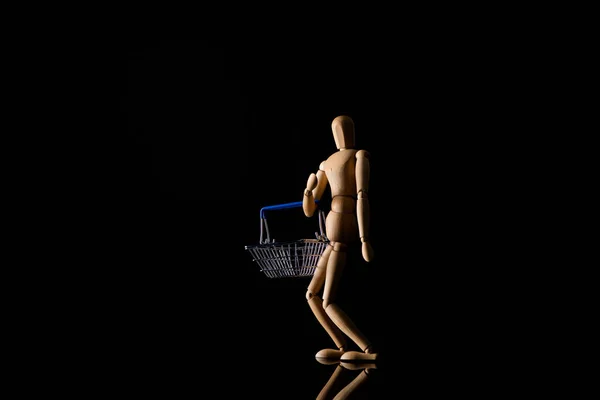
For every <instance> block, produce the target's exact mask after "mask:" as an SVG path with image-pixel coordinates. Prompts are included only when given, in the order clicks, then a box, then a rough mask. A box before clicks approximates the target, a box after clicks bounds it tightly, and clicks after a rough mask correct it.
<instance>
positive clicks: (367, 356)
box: [340, 351, 377, 362]
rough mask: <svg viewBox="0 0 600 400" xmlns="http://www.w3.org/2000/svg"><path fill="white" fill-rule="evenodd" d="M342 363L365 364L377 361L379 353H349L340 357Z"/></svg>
mask: <svg viewBox="0 0 600 400" xmlns="http://www.w3.org/2000/svg"><path fill="white" fill-rule="evenodd" d="M340 360H341V361H351V362H364V361H371V362H373V361H376V360H377V353H363V352H362V351H347V352H345V353H344V354H342V356H341V357H340Z"/></svg>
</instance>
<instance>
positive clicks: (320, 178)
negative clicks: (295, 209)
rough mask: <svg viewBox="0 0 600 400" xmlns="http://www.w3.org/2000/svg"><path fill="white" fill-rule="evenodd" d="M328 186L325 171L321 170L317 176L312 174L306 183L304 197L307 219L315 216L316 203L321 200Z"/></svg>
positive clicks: (303, 206) (303, 207) (303, 202)
mask: <svg viewBox="0 0 600 400" xmlns="http://www.w3.org/2000/svg"><path fill="white" fill-rule="evenodd" d="M326 186H327V176H326V175H325V171H323V170H321V169H319V170H318V171H317V173H316V174H310V176H309V177H308V181H307V182H306V189H304V196H303V197H302V209H303V210H304V215H306V216H307V217H312V216H313V214H314V213H315V210H316V209H317V203H316V201H317V200H319V199H320V198H321V196H322V195H323V192H324V191H325V187H326Z"/></svg>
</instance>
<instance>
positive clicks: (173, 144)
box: [106, 37, 515, 399]
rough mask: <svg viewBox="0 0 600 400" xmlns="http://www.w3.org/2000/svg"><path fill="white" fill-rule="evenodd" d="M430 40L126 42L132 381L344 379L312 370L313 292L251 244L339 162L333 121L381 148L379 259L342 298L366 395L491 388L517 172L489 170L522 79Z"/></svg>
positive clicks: (315, 384)
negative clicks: (366, 360)
mask: <svg viewBox="0 0 600 400" xmlns="http://www.w3.org/2000/svg"><path fill="white" fill-rule="evenodd" d="M422 40H424V41H423V42H420V43H419V44H418V45H416V44H412V45H411V44H407V43H411V42H410V41H401V40H398V41H396V40H393V39H387V40H385V41H381V40H380V41H373V42H366V43H364V42H363V43H359V42H354V41H344V40H329V41H317V40H311V41H302V40H298V41H294V42H285V43H284V44H281V43H275V42H268V41H265V40H260V39H258V38H253V37H246V38H240V39H238V40H236V41H211V40H208V39H207V40H149V39H145V40H130V41H125V42H119V43H118V44H117V45H115V49H114V50H115V53H114V54H116V55H117V57H116V58H117V60H118V62H117V65H118V68H119V71H120V75H119V78H120V80H119V82H120V83H121V84H122V85H121V86H120V87H119V99H120V107H119V110H120V117H121V118H120V121H121V127H122V128H123V129H122V131H119V134H118V135H117V136H116V137H115V141H114V146H112V149H111V150H112V154H114V158H113V159H111V160H112V161H111V163H110V165H108V166H107V170H109V171H110V183H109V185H108V186H109V188H110V192H109V200H108V201H109V202H110V204H111V205H112V207H113V209H112V214H111V221H114V223H112V226H111V231H110V232H111V233H110V235H109V239H108V241H107V250H106V251H107V254H109V256H108V257H110V258H111V259H112V260H113V261H112V263H111V267H110V268H109V269H108V270H107V271H109V272H106V274H107V275H108V277H107V278H108V281H109V282H110V284H109V286H108V287H109V288H110V289H108V292H107V293H108V294H107V296H108V299H110V302H111V304H112V305H113V308H112V312H111V313H110V317H109V321H110V323H109V324H108V327H107V328H106V329H107V335H108V336H109V337H111V338H113V340H114V344H115V346H116V347H117V348H118V349H119V351H118V355H119V356H118V357H119V362H118V364H119V365H120V367H122V368H124V369H125V370H127V371H129V372H130V373H131V374H130V375H129V378H128V379H129V380H132V381H133V382H135V383H136V384H138V385H139V386H140V387H144V388H146V389H148V390H152V391H154V390H157V391H158V390H164V391H165V393H169V392H171V391H173V390H178V389H180V388H182V387H185V388H187V389H190V388H191V389H192V390H196V391H198V392H204V391H206V390H208V389H209V388H211V390H212V389H215V390H217V391H223V392H230V391H234V388H235V390H236V391H237V390H238V389H239V390H243V391H244V393H246V395H247V396H248V397H253V396H260V397H262V398H289V399H292V398H294V399H295V398H298V399H305V398H315V397H316V396H317V395H318V393H319V391H320V389H321V388H322V387H323V386H324V385H325V383H326V382H327V380H328V379H329V376H330V375H331V373H332V372H333V370H334V367H335V366H327V365H322V364H319V363H318V362H317V361H315V359H314V354H315V353H316V352H317V351H318V350H320V349H322V348H326V347H329V346H331V343H330V340H329V338H328V336H327V335H326V334H325V332H324V331H323V330H322V328H321V327H320V325H318V323H317V321H316V319H315V318H314V316H313V315H312V313H311V311H310V309H309V307H308V305H307V304H306V300H305V292H306V286H307V284H308V279H307V278H301V279H297V280H296V279H291V280H290V279H269V278H266V277H265V276H264V275H262V273H261V272H260V271H259V268H258V266H257V265H256V264H255V263H254V262H253V261H252V258H251V256H250V255H249V253H248V252H247V251H246V250H245V246H246V245H253V244H257V243H258V239H259V210H260V209H261V207H264V206H267V205H275V204H281V203H287V202H295V201H299V200H301V198H302V192H303V190H304V187H305V184H306V180H307V178H308V176H309V174H310V173H311V172H316V170H317V169H318V166H319V164H320V162H321V161H323V160H324V159H326V158H327V157H328V156H329V155H330V154H331V153H332V152H334V151H336V148H335V143H334V141H333V137H332V135H331V121H332V119H333V118H335V117H336V116H338V115H341V114H345V115H348V116H350V117H352V118H353V120H354V122H355V127H356V142H357V147H359V148H363V149H365V150H368V151H369V152H370V153H371V187H370V192H369V193H370V201H371V208H372V211H371V231H372V233H371V241H372V245H373V248H374V251H375V258H374V260H373V261H372V262H371V263H366V262H364V261H363V260H362V258H361V257H360V254H359V253H358V252H354V253H353V254H352V255H351V257H350V259H349V265H348V266H347V268H346V272H345V275H344V278H343V281H342V282H343V283H342V287H341V288H340V293H339V300H338V303H339V304H340V305H341V306H342V308H343V309H345V311H346V312H347V313H348V314H349V315H350V316H351V317H352V318H353V320H354V321H355V322H356V323H357V324H358V326H359V327H360V328H361V330H362V331H363V332H364V333H365V334H366V335H367V336H368V337H369V339H371V340H372V342H373V343H374V344H375V346H376V347H377V348H378V349H379V351H380V354H381V355H382V359H381V361H380V363H378V369H377V370H376V371H375V373H374V374H373V376H372V379H370V380H369V381H367V384H366V385H365V386H364V388H361V389H360V390H359V391H357V392H356V394H355V396H356V397H354V398H390V397H398V396H401V395H402V394H403V393H406V391H407V390H414V389H419V390H421V391H422V393H423V394H426V393H428V392H434V391H435V392H436V393H439V391H440V390H441V391H442V392H444V391H447V392H448V393H449V392H461V393H464V391H465V390H472V388H473V384H474V382H473V380H474V378H473V377H477V379H476V380H477V381H479V382H482V381H487V380H488V379H490V378H488V377H487V375H486V373H485V372H482V368H481V366H483V365H488V364H489V363H490V359H491V358H492V357H495V356H496V355H497V354H498V353H499V352H500V351H499V348H500V349H501V348H503V347H504V346H506V344H505V343H506V341H504V342H502V343H499V341H498V340H497V339H498V335H500V336H502V337H504V336H505V335H506V336H510V333H509V332H507V331H506V329H507V328H506V326H504V325H502V324H498V323H497V321H498V320H501V319H502V318H503V317H504V316H503V315H502V313H501V312H499V311H498V302H499V299H498V298H497V297H496V296H494V295H492V294H491V293H494V292H497V291H499V287H500V286H501V282H504V281H505V280H506V274H507V272H506V271H507V270H506V269H503V268H501V266H503V265H505V260H506V257H507V255H506V252H504V251H503V250H502V249H503V248H505V247H504V246H510V245H511V244H512V245H514V244H515V243H511V239H510V238H508V237H506V236H504V234H503V233H502V232H501V229H500V226H501V225H504V224H506V223H507V219H508V220H509V219H510V213H509V210H510V209H511V208H512V207H513V205H512V204H514V198H513V197H511V196H512V195H511V194H510V192H509V193H508V194H507V192H505V191H502V190H500V189H499V188H501V187H503V185H505V184H506V183H505V182H504V181H503V179H505V178H503V174H505V173H507V172H509V173H510V168H511V167H510V166H509V165H508V166H507V163H506V162H504V163H498V162H496V161H497V160H498V159H499V158H500V156H501V155H502V156H504V154H503V153H504V150H506V148H507V144H506V141H507V136H506V135H500V133H501V132H505V128H506V126H507V125H510V123H511V122H510V121H511V120H512V117H510V118H503V116H507V115H509V116H510V105H509V104H508V103H504V102H503V100H501V96H500V93H502V94H506V93H507V92H510V84H509V80H508V79H507V78H506V76H505V75H502V74H498V69H497V66H496V65H495V66H493V67H492V66H491V62H492V61H493V60H491V59H488V58H486V57H488V53H487V52H478V53H477V55H478V56H477V57H473V52H474V51H477V50H478V49H480V47H478V46H477V45H476V44H466V45H464V44H463V45H462V46H455V45H451V44H450V43H443V41H441V40H435V41H427V40H426V39H422ZM423 44H425V45H423ZM268 218H269V222H270V228H271V231H272V235H273V237H274V238H276V239H278V240H283V239H286V238H290V239H296V238H300V237H305V236H306V235H308V236H312V235H313V234H314V233H313V232H314V230H315V229H316V227H317V221H316V219H314V218H313V219H307V218H305V217H304V216H303V214H302V212H301V209H291V210H280V211H274V212H272V213H270V214H268ZM500 221H501V223H499V222H500ZM483 265H484V266H483ZM509 271H510V269H509ZM494 320H495V321H496V322H494ZM499 332H500V333H499ZM492 342H493V343H494V345H491V344H490V343H492ZM492 363H493V362H492ZM349 372H350V374H349V376H354V374H358V373H359V372H360V371H349ZM213 376H214V378H213ZM207 378H208V379H207ZM496 378H497V377H496ZM496 378H494V379H496ZM217 380H218V382H219V383H217ZM223 382H224V383H223ZM390 393H392V394H390Z"/></svg>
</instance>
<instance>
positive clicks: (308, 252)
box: [246, 201, 329, 278]
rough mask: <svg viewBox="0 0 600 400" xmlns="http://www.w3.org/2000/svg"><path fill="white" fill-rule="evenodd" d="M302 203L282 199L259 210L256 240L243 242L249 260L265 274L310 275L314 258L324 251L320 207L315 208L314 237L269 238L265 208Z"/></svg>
mask: <svg viewBox="0 0 600 400" xmlns="http://www.w3.org/2000/svg"><path fill="white" fill-rule="evenodd" d="M293 207H302V202H301V201H297V202H293V203H284V204H278V205H274V206H267V207H263V208H261V210H260V238H259V244H257V245H251V246H246V250H248V251H249V252H250V255H251V256H252V257H253V261H256V263H257V264H258V266H259V267H260V270H261V271H262V272H263V273H264V274H265V275H266V276H267V277H268V278H299V277H305V276H312V275H313V274H314V272H315V268H316V267H317V262H318V261H319V258H320V257H321V254H323V251H325V248H326V247H327V245H328V243H329V240H328V239H327V236H326V234H325V231H324V229H323V225H324V223H325V216H324V213H323V211H322V210H321V209H317V211H318V220H319V232H320V233H317V232H315V239H298V240H291V241H284V242H276V241H275V240H274V239H271V236H270V233H269V225H268V224H267V218H266V212H267V211H271V210H281V209H285V208H293Z"/></svg>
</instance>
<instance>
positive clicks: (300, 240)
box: [245, 239, 329, 250]
mask: <svg viewBox="0 0 600 400" xmlns="http://www.w3.org/2000/svg"><path fill="white" fill-rule="evenodd" d="M299 243H329V239H297V240H286V241H282V242H271V243H262V244H260V243H259V244H254V245H248V246H245V248H246V250H248V249H254V248H269V247H274V246H281V245H286V244H299Z"/></svg>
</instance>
